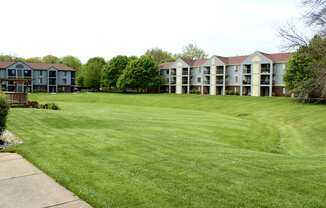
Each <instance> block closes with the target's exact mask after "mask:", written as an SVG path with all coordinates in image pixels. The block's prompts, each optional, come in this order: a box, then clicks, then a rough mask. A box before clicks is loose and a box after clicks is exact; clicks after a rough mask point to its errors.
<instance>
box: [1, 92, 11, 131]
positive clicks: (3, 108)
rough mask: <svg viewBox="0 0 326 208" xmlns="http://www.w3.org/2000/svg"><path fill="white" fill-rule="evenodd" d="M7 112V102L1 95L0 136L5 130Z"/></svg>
mask: <svg viewBox="0 0 326 208" xmlns="http://www.w3.org/2000/svg"><path fill="white" fill-rule="evenodd" d="M8 112H9V105H8V103H7V100H6V98H5V97H4V96H3V95H1V96H0V135H2V133H3V131H4V130H5V128H6V121H7V115H8Z"/></svg>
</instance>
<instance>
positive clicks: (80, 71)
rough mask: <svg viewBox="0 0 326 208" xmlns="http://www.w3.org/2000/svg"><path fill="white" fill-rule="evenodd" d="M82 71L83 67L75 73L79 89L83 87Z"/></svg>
mask: <svg viewBox="0 0 326 208" xmlns="http://www.w3.org/2000/svg"><path fill="white" fill-rule="evenodd" d="M84 70H85V65H82V66H81V68H80V69H79V70H78V71H77V72H76V82H77V85H78V86H79V87H85V85H84V83H85V79H84V77H85V75H84Z"/></svg>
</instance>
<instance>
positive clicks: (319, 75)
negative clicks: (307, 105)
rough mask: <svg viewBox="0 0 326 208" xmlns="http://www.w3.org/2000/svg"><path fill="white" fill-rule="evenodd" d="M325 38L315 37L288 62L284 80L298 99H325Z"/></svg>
mask: <svg viewBox="0 0 326 208" xmlns="http://www.w3.org/2000/svg"><path fill="white" fill-rule="evenodd" d="M325 54H326V38H322V37H320V36H315V37H314V38H313V39H312V40H311V41H310V43H309V44H308V45H307V46H301V47H300V48H299V49H298V50H297V51H296V52H295V53H294V54H293V56H292V58H291V59H290V60H289V63H288V65H287V68H286V73H285V76H284V80H285V82H286V85H287V88H288V89H289V90H290V91H291V92H292V93H294V95H295V96H296V97H298V98H301V99H304V100H309V99H311V98H321V99H326V56H325Z"/></svg>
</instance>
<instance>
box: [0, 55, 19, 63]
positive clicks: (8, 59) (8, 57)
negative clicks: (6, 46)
mask: <svg viewBox="0 0 326 208" xmlns="http://www.w3.org/2000/svg"><path fill="white" fill-rule="evenodd" d="M0 61H4V62H13V61H25V59H24V58H21V57H16V56H11V55H0Z"/></svg>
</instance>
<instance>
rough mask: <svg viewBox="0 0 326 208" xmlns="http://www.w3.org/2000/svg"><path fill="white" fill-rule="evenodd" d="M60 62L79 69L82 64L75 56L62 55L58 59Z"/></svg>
mask: <svg viewBox="0 0 326 208" xmlns="http://www.w3.org/2000/svg"><path fill="white" fill-rule="evenodd" d="M60 62H61V63H63V64H65V65H67V66H69V67H72V68H74V69H76V70H79V69H81V66H82V63H81V61H80V60H79V59H78V58H77V57H75V56H64V57H62V58H61V59H60Z"/></svg>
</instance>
